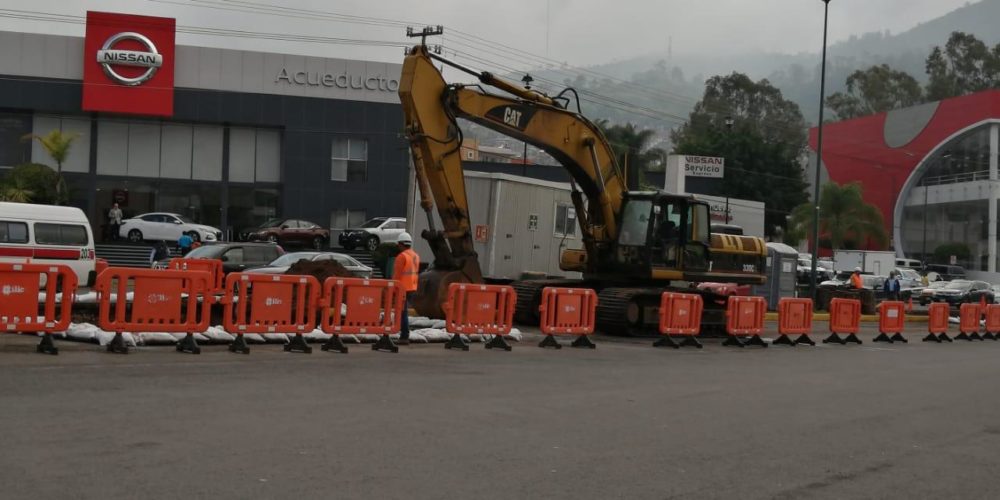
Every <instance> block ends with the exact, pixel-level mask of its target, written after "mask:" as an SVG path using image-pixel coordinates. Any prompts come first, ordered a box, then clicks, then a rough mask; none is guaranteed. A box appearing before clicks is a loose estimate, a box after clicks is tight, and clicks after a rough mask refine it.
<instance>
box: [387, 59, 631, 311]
mask: <svg viewBox="0 0 1000 500" xmlns="http://www.w3.org/2000/svg"><path fill="white" fill-rule="evenodd" d="M435 61H438V62H441V63H444V64H449V65H452V66H455V67H456V68H458V69H460V70H462V71H466V72H469V73H471V74H474V75H476V76H477V77H478V78H479V80H480V82H481V83H482V84H483V85H489V86H491V87H493V88H496V89H499V90H501V91H503V92H506V93H507V94H510V95H509V96H508V95H499V94H492V93H488V92H486V91H485V90H484V89H483V88H482V87H481V86H480V85H458V84H448V83H447V82H446V81H445V79H444V77H443V75H442V74H441V71H439V70H438V68H437V67H435ZM399 96H400V100H401V102H402V105H403V113H404V115H405V120H406V122H405V133H406V135H407V138H408V139H409V141H410V146H411V148H410V150H411V152H412V155H413V166H414V171H415V176H416V181H417V184H418V188H419V191H420V206H421V208H422V209H423V210H424V211H425V212H426V215H427V218H428V227H429V229H428V230H426V231H424V232H423V234H422V235H421V236H422V237H423V238H425V239H426V240H427V241H428V242H429V244H430V247H431V250H432V252H433V253H434V268H433V270H432V271H431V272H428V273H424V274H423V275H422V276H421V283H420V295H419V296H418V297H417V298H416V300H415V304H414V306H415V307H416V309H417V310H418V312H420V313H421V314H428V315H433V316H439V315H440V313H441V311H440V304H441V303H443V302H444V300H443V299H444V296H445V294H446V291H447V287H448V284H450V283H453V282H472V283H478V282H482V280H483V276H482V270H481V268H480V267H479V262H478V256H477V255H476V252H475V249H474V247H473V238H472V232H471V227H472V226H471V223H470V221H469V205H468V200H467V198H466V192H465V179H464V172H463V169H462V160H461V154H460V149H461V145H462V132H461V130H460V128H459V126H458V122H457V119H458V118H464V119H468V120H470V121H473V122H475V123H479V124H481V125H483V126H485V127H488V128H490V129H493V130H496V131H499V132H501V133H503V134H505V135H508V136H510V137H513V138H515V139H518V140H521V141H524V142H527V143H529V144H532V145H534V146H536V147H538V148H540V149H542V150H543V151H545V152H547V153H548V154H549V155H551V156H552V157H553V158H555V159H556V160H557V161H559V163H560V164H562V166H563V167H564V168H566V170H567V171H568V172H569V174H570V176H571V179H572V184H573V202H574V205H575V207H576V210H577V214H579V217H578V219H579V223H580V228H581V231H582V236H583V241H584V245H585V247H586V250H587V251H586V253H577V254H576V255H577V259H578V260H577V262H575V263H570V264H569V265H576V266H577V267H578V269H579V270H581V271H586V270H588V269H591V268H593V267H594V266H595V265H596V262H594V260H595V257H596V259H598V260H600V259H602V258H605V257H606V255H607V254H608V253H609V252H610V250H609V249H610V248H611V246H612V243H613V241H614V240H615V238H616V237H617V232H618V230H617V226H616V224H617V220H616V214H618V213H619V210H620V207H621V203H622V202H623V198H624V193H625V191H626V184H625V181H624V178H623V176H622V174H621V171H620V169H619V168H618V165H617V164H616V162H615V160H614V154H613V152H612V150H611V147H610V145H609V144H608V142H607V140H606V139H605V138H604V135H603V134H602V133H601V131H600V129H599V128H598V127H597V126H596V125H594V124H593V123H592V122H591V121H590V120H588V119H587V118H585V117H584V116H583V115H581V114H579V113H574V112H572V111H570V110H568V109H566V108H565V107H564V106H562V105H560V104H562V102H560V101H558V100H556V99H553V98H550V97H548V96H545V95H543V94H541V93H538V92H535V91H532V90H530V89H525V88H521V87H518V86H515V85H511V84H509V83H507V82H505V81H503V80H500V79H498V78H496V77H494V76H493V75H491V74H489V73H478V72H474V71H472V70H470V69H468V68H464V67H462V66H459V65H457V64H455V63H452V62H450V61H447V60H444V59H441V58H438V57H437V56H435V55H434V54H432V53H430V51H429V50H428V49H427V47H426V46H424V45H419V46H416V47H414V48H413V49H411V51H410V52H409V54H408V55H407V56H406V59H405V61H404V63H403V71H402V78H401V80H400V86H399ZM584 197H586V199H587V200H588V201H589V203H587V204H585V203H584ZM435 207H436V208H437V214H438V216H439V217H440V219H441V224H442V227H441V228H437V227H435V222H434V217H433V210H434V208H435Z"/></svg>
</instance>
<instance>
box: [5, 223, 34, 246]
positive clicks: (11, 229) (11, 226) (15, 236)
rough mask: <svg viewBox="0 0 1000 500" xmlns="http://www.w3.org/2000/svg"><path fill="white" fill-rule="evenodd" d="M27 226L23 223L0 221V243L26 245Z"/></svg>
mask: <svg viewBox="0 0 1000 500" xmlns="http://www.w3.org/2000/svg"><path fill="white" fill-rule="evenodd" d="M27 242H28V225H27V224H25V223H23V222H5V221H0V243H27Z"/></svg>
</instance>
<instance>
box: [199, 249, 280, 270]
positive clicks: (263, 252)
mask: <svg viewBox="0 0 1000 500" xmlns="http://www.w3.org/2000/svg"><path fill="white" fill-rule="evenodd" d="M284 253H285V251H284V250H282V248H281V247H280V246H278V245H275V244H273V243H249V242H247V243H214V244H206V245H202V246H200V247H198V248H195V249H194V250H191V252H190V253H188V254H187V255H186V256H185V257H186V258H188V259H219V260H221V261H222V271H223V272H224V273H225V274H229V273H238V272H241V271H243V270H246V269H249V268H251V267H260V266H266V265H267V264H268V263H270V262H271V261H273V260H274V259H277V258H278V257H280V256H282V255H283V254H284Z"/></svg>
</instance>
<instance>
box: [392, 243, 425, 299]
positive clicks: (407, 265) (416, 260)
mask: <svg viewBox="0 0 1000 500" xmlns="http://www.w3.org/2000/svg"><path fill="white" fill-rule="evenodd" d="M419 273H420V256H419V255H417V252H414V251H413V249H412V248H407V249H406V250H403V252H402V253H400V254H399V255H397V256H396V262H395V263H394V264H393V266H392V278H393V279H394V280H396V281H398V282H399V286H400V287H401V288H402V289H403V291H404V292H415V291H417V274H419Z"/></svg>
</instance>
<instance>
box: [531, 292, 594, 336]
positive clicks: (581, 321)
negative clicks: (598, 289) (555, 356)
mask: <svg viewBox="0 0 1000 500" xmlns="http://www.w3.org/2000/svg"><path fill="white" fill-rule="evenodd" d="M538 312H539V314H540V316H541V323H540V326H541V329H542V333H544V334H545V338H544V339H543V340H542V341H541V342H539V344H538V347H554V348H556V349H562V345H561V344H559V342H558V341H557V340H556V337H555V336H556V335H576V340H574V341H573V343H572V344H570V346H572V347H585V348H588V349H595V348H597V346H596V345H595V344H594V343H593V342H591V341H590V338H588V337H587V336H588V335H590V334H592V333H594V329H595V328H596V327H597V293H595V292H594V291H593V290H590V289H588V288H556V287H545V288H544V289H542V303H541V304H540V305H539V306H538Z"/></svg>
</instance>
